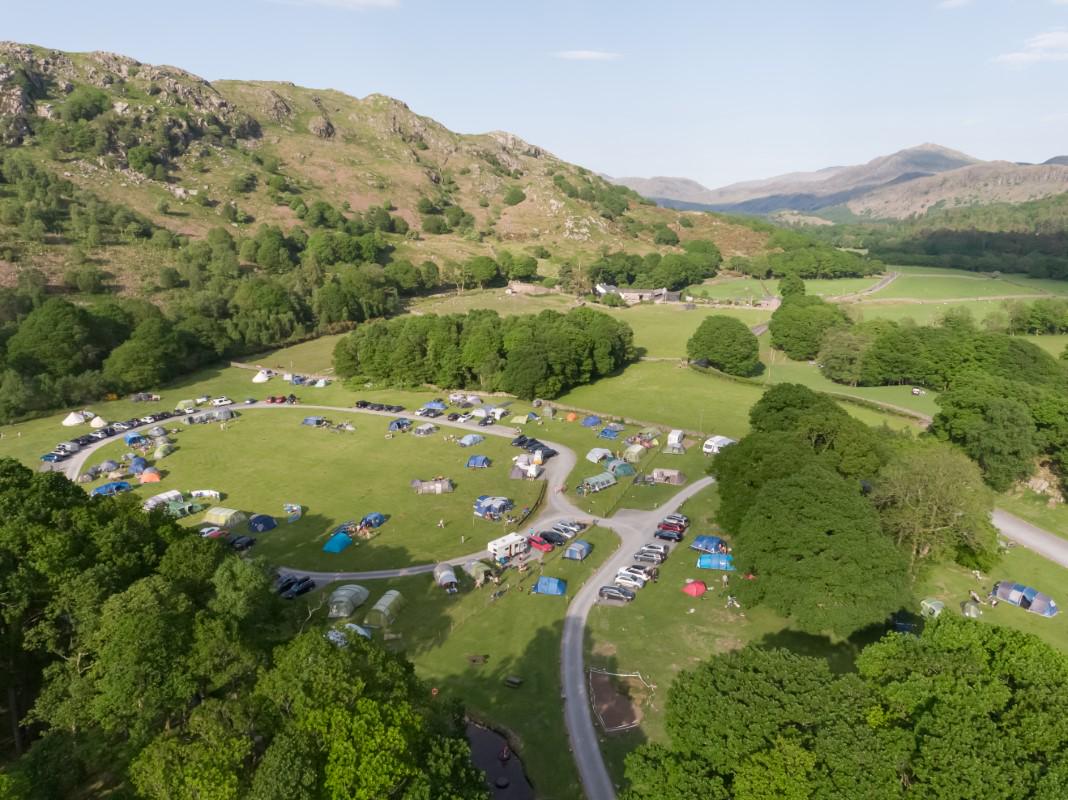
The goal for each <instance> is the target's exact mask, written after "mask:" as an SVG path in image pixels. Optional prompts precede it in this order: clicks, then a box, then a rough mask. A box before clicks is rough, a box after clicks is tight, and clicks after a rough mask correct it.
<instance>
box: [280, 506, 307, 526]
mask: <svg viewBox="0 0 1068 800" xmlns="http://www.w3.org/2000/svg"><path fill="white" fill-rule="evenodd" d="M282 511H283V512H284V513H285V515H286V522H296V521H297V520H298V519H300V518H301V517H302V516H304V506H302V505H301V504H300V503H282Z"/></svg>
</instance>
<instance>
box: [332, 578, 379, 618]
mask: <svg viewBox="0 0 1068 800" xmlns="http://www.w3.org/2000/svg"><path fill="white" fill-rule="evenodd" d="M370 596H371V593H370V592H369V591H368V590H367V588H366V587H364V586H360V585H359V584H355V583H346V584H345V585H344V586H339V587H337V588H336V589H334V591H333V592H332V593H331V595H330V600H329V606H328V607H329V611H328V612H327V616H328V617H330V618H331V619H339V618H341V617H351V616H352V615H353V614H354V613H356V609H357V608H359V607H360V606H362V605H363V604H364V603H366V602H367V598H368V597H370Z"/></svg>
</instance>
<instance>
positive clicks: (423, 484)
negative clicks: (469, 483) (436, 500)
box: [411, 478, 456, 494]
mask: <svg viewBox="0 0 1068 800" xmlns="http://www.w3.org/2000/svg"><path fill="white" fill-rule="evenodd" d="M411 487H412V488H413V489H415V493H416V494H448V493H449V492H452V491H454V490H455V489H456V485H455V484H454V483H453V482H452V481H451V480H449V479H448V478H435V479H434V480H432V481H421V480H419V479H418V478H415V479H413V480H412V482H411Z"/></svg>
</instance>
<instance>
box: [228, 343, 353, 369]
mask: <svg viewBox="0 0 1068 800" xmlns="http://www.w3.org/2000/svg"><path fill="white" fill-rule="evenodd" d="M347 335H348V334H345V333H338V334H335V335H333V336H320V337H319V338H318V339H312V340H311V341H308V342H302V343H301V344H295V345H293V346H292V347H283V348H282V349H281V350H272V351H271V352H268V353H263V354H260V355H258V356H250V357H249V358H246V359H244V360H245V361H246V362H248V363H250V364H257V365H259V366H263V367H268V368H272V369H284V370H286V371H287V372H306V373H311V374H315V375H331V374H333V372H334V347H335V346H336V345H337V343H338V340H339V339H341V338H343V337H345V336H347Z"/></svg>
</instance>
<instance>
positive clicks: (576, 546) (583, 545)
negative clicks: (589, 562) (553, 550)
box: [564, 539, 593, 561]
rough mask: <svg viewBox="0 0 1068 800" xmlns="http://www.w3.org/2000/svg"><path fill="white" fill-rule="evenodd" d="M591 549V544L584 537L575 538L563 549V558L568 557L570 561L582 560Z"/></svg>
mask: <svg viewBox="0 0 1068 800" xmlns="http://www.w3.org/2000/svg"><path fill="white" fill-rule="evenodd" d="M591 550H593V545H592V544H590V543H589V542H587V541H586V540H585V539H576V540H575V541H573V542H571V543H570V544H569V545H568V546H567V549H566V550H564V558H570V559H571V560H572V561H582V560H584V559H585V558H586V556H588V555H589V554H590V551H591Z"/></svg>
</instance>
